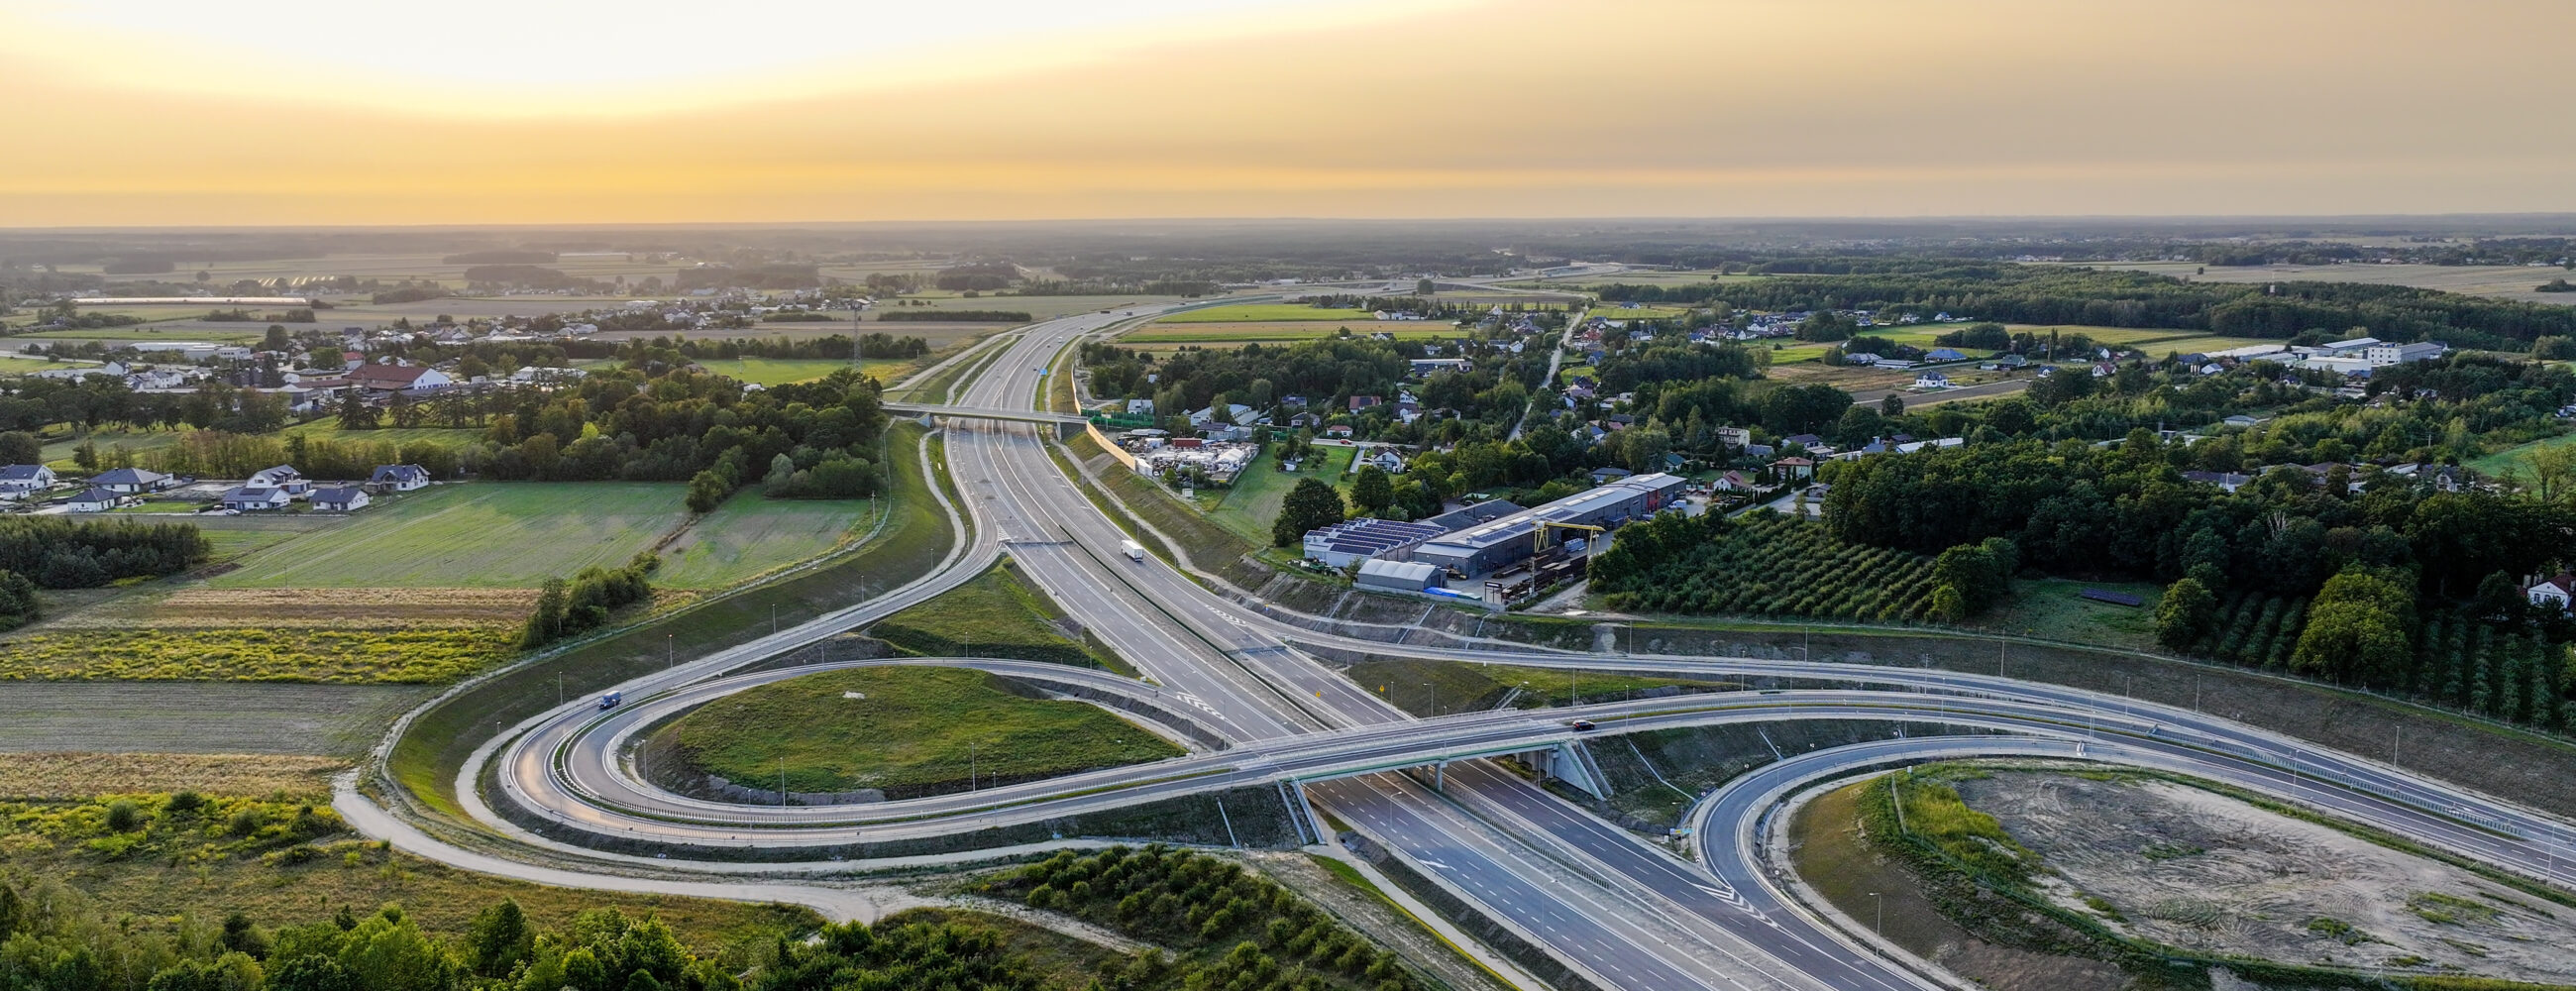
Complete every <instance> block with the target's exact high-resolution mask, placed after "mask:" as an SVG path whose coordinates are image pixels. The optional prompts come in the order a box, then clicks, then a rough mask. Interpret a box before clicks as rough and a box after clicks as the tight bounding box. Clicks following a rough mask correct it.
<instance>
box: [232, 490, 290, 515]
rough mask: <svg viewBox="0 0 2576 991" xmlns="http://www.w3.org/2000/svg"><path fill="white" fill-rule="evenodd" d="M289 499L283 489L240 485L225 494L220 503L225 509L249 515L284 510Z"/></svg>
mask: <svg viewBox="0 0 2576 991" xmlns="http://www.w3.org/2000/svg"><path fill="white" fill-rule="evenodd" d="M291 498H292V497H290V496H288V495H287V494H286V491H285V490H283V489H272V488H268V487H266V486H258V485H242V486H236V487H234V488H233V489H232V490H230V491H228V492H225V493H224V496H223V499H222V500H221V501H222V503H223V507H224V508H225V509H230V510H234V511H236V512H244V513H250V512H258V511H260V510H264V509H284V508H286V504H287V503H288V502H289V501H291Z"/></svg>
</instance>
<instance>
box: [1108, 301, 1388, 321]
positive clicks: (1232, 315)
mask: <svg viewBox="0 0 2576 991" xmlns="http://www.w3.org/2000/svg"><path fill="white" fill-rule="evenodd" d="M1303 320H1339V321H1358V322H1360V323H1375V322H1377V321H1376V319H1375V318H1374V317H1373V316H1372V315H1371V314H1370V312H1369V311H1367V310H1352V309H1335V308H1330V307H1321V306H1307V305H1306V304H1304V303H1237V304H1234V305H1231V306H1211V307H1208V308H1206V309H1201V310H1185V311H1182V312H1180V313H1175V314H1172V315H1171V316H1167V317H1164V318H1162V319H1160V320H1156V321H1154V322H1155V323H1247V322H1256V321H1303Z"/></svg>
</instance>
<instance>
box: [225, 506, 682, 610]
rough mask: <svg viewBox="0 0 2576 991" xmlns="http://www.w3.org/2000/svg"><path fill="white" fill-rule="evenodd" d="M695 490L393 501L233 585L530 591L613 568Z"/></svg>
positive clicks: (269, 554)
mask: <svg viewBox="0 0 2576 991" xmlns="http://www.w3.org/2000/svg"><path fill="white" fill-rule="evenodd" d="M687 493H688V487H687V486H685V485H680V484H678V483H651V482H486V483H477V484H471V485H444V486H439V487H436V488H431V489H426V490H423V491H420V492H414V493H410V494H407V495H404V496H400V497H393V498H388V499H387V500H385V501H384V502H382V503H379V504H377V505H375V506H373V507H370V508H368V509H367V510H365V511H364V512H361V513H360V514H359V515H358V517H357V518H356V519H355V520H353V521H351V522H350V523H349V525H347V526H345V527H341V528H339V529H336V530H333V531H331V534H330V536H329V537H328V538H317V539H313V540H296V541H288V542H286V543H283V544H279V545H277V546H274V547H270V548H267V549H265V550H261V551H257V552H254V553H252V554H250V555H249V556H247V557H244V558H243V559H242V562H241V568H240V570H237V571H234V572H231V573H229V574H225V575H222V576H220V577H217V578H215V579H214V580H213V584H215V585H217V586H219V587H232V588H342V587H347V588H366V587H375V588H461V587H529V586H534V585H537V584H540V583H543V582H544V581H545V580H546V579H548V578H559V577H564V576H567V575H570V574H572V573H573V572H576V571H580V570H581V569H582V568H584V567H587V566H590V565H601V566H605V567H615V566H617V565H621V564H624V563H626V560H627V559H628V558H630V557H633V556H634V555H635V552H637V551H640V550H644V549H645V548H648V547H651V546H653V543H654V541H657V540H659V539H661V538H662V535H663V534H666V533H669V532H671V530H672V529H673V528H675V527H677V526H679V525H680V524H681V523H682V522H684V521H685V520H687V518H688V509H687V507H685V506H682V505H681V500H682V498H683V497H684V496H686V495H687Z"/></svg>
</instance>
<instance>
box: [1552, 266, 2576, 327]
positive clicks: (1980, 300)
mask: <svg viewBox="0 0 2576 991" xmlns="http://www.w3.org/2000/svg"><path fill="white" fill-rule="evenodd" d="M1754 269H1755V270H1756V271H1757V272H1761V273H1765V274H1773V275H1778V276H1780V277H1779V278H1771V279H1760V280H1755V281H1750V282H1718V283H1708V284H1698V285H1676V286H1653V285H1627V284H1618V285H1605V286H1597V287H1594V291H1596V292H1598V293H1600V294H1601V297H1602V298H1604V299H1612V300H1627V301H1634V302H1671V303H1708V302H1723V303H1727V304H1730V305H1732V306H1734V307H1736V308H1737V309H1754V310H1825V309H1866V310H1875V311H1879V314H1880V316H1881V318H1882V319H1884V318H1886V317H1890V316H1903V315H1908V314H1911V315H1915V316H1922V317H1929V316H1932V315H1934V314H1936V313H1940V312H1945V311H1946V312H1949V313H1952V314H1955V315H1959V316H1973V317H1976V318H1978V319H1981V320H1998V321H2003V322H2007V323H2031V324H2090V325H2095V326H2105V327H2142V328H2171V329H2177V330H2205V331H2209V332H2212V333H2218V334H2227V335H2231V336H2240V337H2266V338H2289V337H2295V336H2298V335H2299V334H2301V333H2304V332H2307V331H2310V330H2316V331H2324V332H2327V333H2330V334H2336V335H2340V334H2342V333H2344V332H2347V331H2353V332H2362V333H2368V334H2370V335H2372V336H2376V337H2382V338H2389V339H2395V340H2444V341H2448V342H2449V343H2451V344H2453V345H2456V346H2462V347H2473V348H2494V349H2510V350H2520V349H2521V348H2522V347H2523V346H2525V345H2528V344H2529V342H2530V341H2532V340H2533V339H2535V338H2538V337H2541V336H2544V335H2557V336H2567V335H2571V334H2576V308H2569V307H2564V306H2551V305H2547V304H2541V303H2526V302H2519V301H2513V300H2500V299H2487V298H2483V297H2477V296H2463V295H2459V294H2456V293H2446V292H2438V291H2435V290H2430V289H2417V288H2413V287H2409V286H2384V285H2364V284H2360V283H2347V282H2281V283H2274V284H2270V285H2245V284H2219V283H2207V282H2186V281H2183V280H2181V279H2175V278H2171V277H2168V276H2162V275H2153V274H2149V273H2145V272H2128V271H2102V270H2095V269H2087V268H2054V267H2042V266H2034V265H2013V264H1998V263H1990V262H1978V261H1962V260H1959V259H1915V258H1789V259H1779V260H1775V261H1770V262H1764V263H1761V264H1758V265H1755V266H1754Z"/></svg>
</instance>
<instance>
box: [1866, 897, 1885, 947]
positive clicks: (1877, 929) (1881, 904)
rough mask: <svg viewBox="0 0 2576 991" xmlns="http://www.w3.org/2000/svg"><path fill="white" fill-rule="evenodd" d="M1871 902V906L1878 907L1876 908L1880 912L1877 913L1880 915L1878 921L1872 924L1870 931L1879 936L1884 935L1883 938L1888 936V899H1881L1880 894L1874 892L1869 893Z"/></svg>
mask: <svg viewBox="0 0 2576 991" xmlns="http://www.w3.org/2000/svg"><path fill="white" fill-rule="evenodd" d="M1869 901H1870V904H1871V905H1873V906H1876V908H1877V910H1878V912H1877V914H1878V921H1876V922H1874V923H1872V924H1871V925H1870V927H1869V931H1870V932H1873V933H1877V934H1879V935H1882V936H1883V935H1886V933H1887V899H1886V898H1884V897H1881V896H1880V895H1879V893H1878V892H1875V891H1873V892H1870V893H1869Z"/></svg>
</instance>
